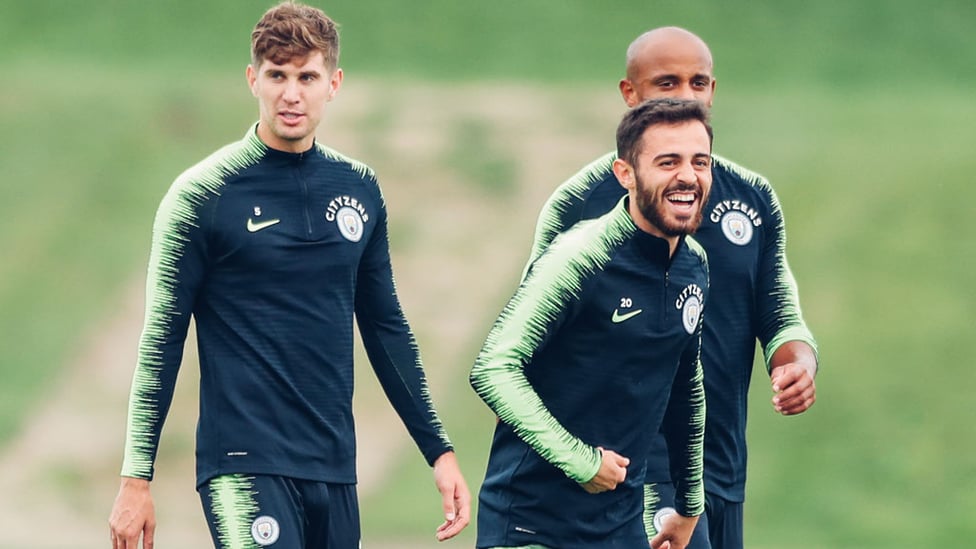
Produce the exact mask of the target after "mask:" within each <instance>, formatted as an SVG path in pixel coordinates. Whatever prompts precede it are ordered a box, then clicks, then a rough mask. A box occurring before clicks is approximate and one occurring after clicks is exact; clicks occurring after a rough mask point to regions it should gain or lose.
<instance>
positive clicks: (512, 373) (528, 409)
mask: <svg viewBox="0 0 976 549" xmlns="http://www.w3.org/2000/svg"><path fill="white" fill-rule="evenodd" d="M634 230H635V227H634V225H633V222H632V221H631V220H630V216H629V215H628V213H627V211H626V209H625V208H624V207H623V201H621V203H620V204H618V205H617V207H616V208H615V210H614V214H612V215H609V216H606V217H604V218H600V219H598V220H594V221H587V222H583V223H580V224H579V225H578V226H577V227H575V228H574V229H573V230H571V231H569V232H567V233H565V234H563V235H562V236H561V237H560V238H559V240H557V241H556V242H555V243H554V244H553V245H552V246H551V247H550V248H549V249H548V250H547V251H546V252H545V253H544V254H543V255H542V257H541V258H540V259H539V261H537V262H536V264H535V265H534V266H533V268H532V271H531V274H530V275H529V276H528V278H526V280H525V281H524V282H523V283H522V285H521V286H520V287H519V288H518V290H517V291H516V293H515V295H514V296H513V297H512V298H511V300H510V301H509V302H508V304H507V305H506V307H505V308H504V310H503V311H502V313H501V315H500V316H499V318H498V320H497V321H496V322H495V324H494V326H493V327H492V329H491V331H490V332H489V334H488V337H487V340H486V341H485V344H484V347H483V348H482V350H481V353H480V354H479V355H478V358H477V360H476V362H475V365H474V367H473V368H472V371H471V385H472V387H473V388H474V390H475V392H477V393H478V395H479V396H480V397H481V398H482V399H483V400H484V401H485V403H487V404H488V406H489V407H490V408H491V409H492V410H493V411H494V412H495V413H496V414H497V415H498V417H499V418H500V420H501V421H504V422H506V423H508V424H509V425H511V426H512V428H513V430H514V431H515V433H516V434H517V435H518V436H519V437H520V438H521V439H522V440H524V441H525V442H526V443H527V444H528V445H529V446H530V447H531V448H532V449H533V450H535V451H536V452H537V453H538V454H539V455H540V456H542V457H543V458H544V459H545V460H546V461H548V462H549V463H552V464H553V465H554V466H556V467H558V468H559V469H561V470H562V471H563V472H564V473H565V474H566V476H567V477H569V478H571V479H572V480H574V481H576V482H579V483H585V482H588V481H590V480H591V479H592V478H593V477H594V476H595V475H596V473H597V471H599V469H600V465H601V457H600V454H599V451H598V450H597V449H596V448H595V447H593V446H590V445H589V444H586V443H585V442H583V441H582V440H580V439H579V438H578V437H576V436H574V435H573V434H572V433H570V432H568V431H567V430H566V429H565V428H564V427H563V426H562V425H561V424H560V423H559V421H558V420H557V419H556V418H555V417H554V416H553V415H552V413H550V412H549V410H548V409H547V408H546V404H545V402H543V401H542V399H541V398H540V397H539V395H538V394H537V393H536V392H535V390H534V389H533V387H532V385H531V384H530V383H529V381H528V379H527V378H526V376H525V372H524V367H525V366H526V364H528V363H529V362H530V361H531V360H532V357H533V355H535V354H536V353H537V352H539V351H540V348H541V346H542V345H543V344H544V342H545V340H546V339H547V335H548V334H550V333H552V332H554V331H555V330H558V329H559V327H560V322H561V319H562V318H564V314H563V313H564V312H565V311H566V309H567V308H568V307H571V305H572V303H573V302H574V301H576V300H578V299H579V296H580V292H581V290H582V286H583V283H584V282H585V280H586V279H587V278H588V277H590V276H591V275H593V274H594V273H595V272H596V271H598V270H599V269H601V267H602V266H603V265H605V264H606V263H607V262H609V260H610V258H611V255H610V254H611V253H612V252H613V250H614V249H615V248H616V247H617V246H619V245H620V243H621V242H623V241H624V240H625V239H626V238H627V237H628V236H630V235H632V234H633V231H634Z"/></svg>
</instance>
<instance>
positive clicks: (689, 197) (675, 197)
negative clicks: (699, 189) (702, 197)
mask: <svg viewBox="0 0 976 549" xmlns="http://www.w3.org/2000/svg"><path fill="white" fill-rule="evenodd" d="M668 200H670V201H671V202H694V201H695V195H694V194H693V193H688V194H677V193H675V194H672V195H670V196H668Z"/></svg>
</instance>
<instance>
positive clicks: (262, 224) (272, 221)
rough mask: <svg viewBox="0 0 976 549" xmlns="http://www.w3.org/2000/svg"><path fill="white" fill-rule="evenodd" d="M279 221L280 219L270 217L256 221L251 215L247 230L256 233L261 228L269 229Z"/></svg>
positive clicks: (248, 219)
mask: <svg viewBox="0 0 976 549" xmlns="http://www.w3.org/2000/svg"><path fill="white" fill-rule="evenodd" d="M278 223H281V220H280V219H269V220H267V221H262V222H260V223H255V222H254V220H253V219H251V218H250V217H249V218H247V232H249V233H256V232H258V231H260V230H261V229H267V228H268V227H270V226H272V225H277V224H278Z"/></svg>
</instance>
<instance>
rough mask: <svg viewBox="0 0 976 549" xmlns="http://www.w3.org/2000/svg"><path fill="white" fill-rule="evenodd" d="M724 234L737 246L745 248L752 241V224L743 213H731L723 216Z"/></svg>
mask: <svg viewBox="0 0 976 549" xmlns="http://www.w3.org/2000/svg"><path fill="white" fill-rule="evenodd" d="M722 234H724V235H725V238H727V239H728V240H729V242H731V243H733V244H735V245H736V246H745V245H746V244H748V243H749V242H750V241H751V240H752V223H750V222H749V218H747V217H746V216H745V214H743V213H742V212H729V213H727V214H725V215H724V216H722Z"/></svg>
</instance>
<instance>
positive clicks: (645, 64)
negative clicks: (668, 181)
mask: <svg viewBox="0 0 976 549" xmlns="http://www.w3.org/2000/svg"><path fill="white" fill-rule="evenodd" d="M715 82H716V80H715V77H714V75H713V66H712V53H711V51H710V50H709V48H708V45H707V44H706V43H705V42H704V41H703V40H702V39H701V38H700V37H698V36H697V35H695V34H694V33H692V32H689V31H688V30H685V29H682V28H679V27H659V28H656V29H652V30H649V31H647V32H645V33H643V34H641V35H640V36H638V37H637V38H636V39H635V40H634V41H633V42H632V43H631V44H630V47H628V48H627V54H626V74H625V77H624V78H623V79H621V80H620V82H619V88H620V94H621V96H622V97H623V99H624V102H626V104H627V106H628V107H634V106H636V105H638V104H640V103H641V102H642V101H645V100H648V99H653V98H662V97H673V98H682V99H696V100H698V101H701V102H702V103H705V104H706V105H708V106H709V107H711V105H712V100H713V98H714V95H715ZM616 158H617V152H616V151H613V152H611V153H609V154H606V155H604V156H603V157H601V158H598V159H596V160H594V161H593V162H591V163H590V164H589V165H588V166H586V167H585V168H583V169H582V170H580V172H579V173H577V174H576V175H575V176H573V177H572V178H570V179H569V180H567V181H566V182H565V183H563V184H562V185H560V186H559V187H558V188H557V189H556V190H555V191H554V192H553V193H552V196H550V198H549V200H548V201H547V202H546V205H545V206H544V207H543V209H542V212H541V213H540V214H539V220H538V224H537V226H536V233H535V239H534V241H533V243H532V253H531V256H530V259H529V264H531V263H532V261H533V260H534V259H535V258H536V257H538V256H539V255H540V254H541V253H542V252H543V251H544V250H545V249H546V248H547V247H548V246H549V244H550V243H551V242H552V241H553V239H554V238H556V236H557V235H558V234H560V233H561V232H563V231H566V230H568V229H569V228H570V227H572V226H574V225H575V224H576V223H577V222H579V221H580V220H586V219H592V218H595V217H599V216H601V215H603V214H605V213H606V212H607V211H609V210H610V209H611V208H613V207H614V205H615V204H616V203H617V202H618V201H619V200H620V197H621V196H622V195H625V194H627V192H628V191H627V189H625V188H623V187H622V186H621V185H620V184H619V182H618V178H617V176H616V175H615V169H614V164H615V159H616ZM712 180H713V184H712V192H711V195H710V198H709V199H708V202H707V203H706V205H705V210H704V219H703V220H702V223H701V226H700V227H699V229H698V231H697V232H696V233H695V240H697V241H698V242H699V243H701V245H702V246H703V247H704V248H705V250H706V251H707V252H708V257H709V272H710V285H711V290H710V295H711V301H710V303H709V314H708V316H707V318H706V320H705V327H704V331H703V335H702V338H703V344H702V367H703V369H704V372H705V397H706V400H707V403H708V412H709V413H708V416H707V417H706V429H705V471H704V475H705V514H704V515H703V516H702V517H701V520H699V521H698V526H697V530H696V532H695V535H694V536H693V537H692V541H691V548H693V549H708V548H709V547H711V548H712V549H742V547H743V546H744V545H743V544H744V542H743V515H744V511H743V501H744V499H745V483H746V455H747V453H748V452H747V448H746V416H747V413H746V404H747V402H748V400H749V399H748V391H749V383H750V381H751V379H752V368H753V358H754V355H755V352H756V343H757V342H758V343H759V344H760V345H761V348H762V351H763V354H764V355H765V358H766V367H767V369H768V372H769V379H770V385H771V387H772V389H773V392H774V396H773V407H774V409H775V410H776V411H777V412H779V413H782V414H784V415H795V414H800V413H803V412H805V411H806V410H807V409H809V408H810V406H812V405H813V403H814V401H815V400H816V384H815V383H814V376H815V375H816V373H817V367H818V366H817V365H818V359H817V347H816V342H815V341H814V338H813V334H812V333H811V332H810V330H809V328H808V327H807V325H806V323H805V322H804V320H803V316H802V315H801V313H800V298H799V292H798V290H797V287H796V282H795V280H794V278H793V273H792V272H791V270H790V266H789V263H788V262H787V258H786V222H785V219H784V216H783V211H782V209H781V207H780V203H779V200H778V199H777V197H776V193H775V192H774V191H773V188H772V187H771V186H770V184H769V181H767V180H766V179H765V178H763V177H762V176H760V175H758V174H756V173H754V172H752V171H750V170H747V169H745V168H743V167H742V166H739V165H738V164H735V163H734V162H731V161H729V160H728V159H726V158H722V157H719V156H718V155H713V157H712ZM671 477H672V470H671V468H670V466H669V463H668V459H667V449H666V448H665V441H664V437H658V438H657V439H656V441H655V443H654V444H653V445H652V450H651V452H650V454H649V455H648V456H647V478H646V480H647V485H646V487H645V502H646V505H647V506H646V509H645V510H646V515H645V527H646V528H647V531H648V536H649V537H653V536H655V535H656V534H657V530H658V528H659V527H660V526H661V525H664V526H665V528H667V526H666V524H667V522H669V521H662V520H660V519H661V518H662V517H664V516H667V513H669V512H670V511H672V507H673V500H674V492H675V486H674V484H673V483H672V480H671ZM671 516H674V515H671ZM655 517H656V518H655Z"/></svg>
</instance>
